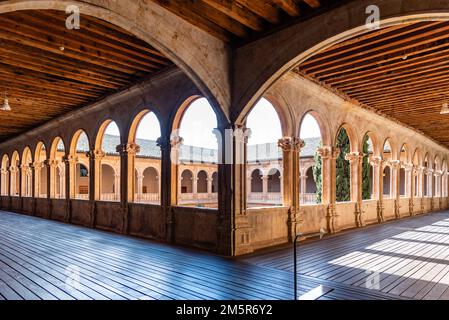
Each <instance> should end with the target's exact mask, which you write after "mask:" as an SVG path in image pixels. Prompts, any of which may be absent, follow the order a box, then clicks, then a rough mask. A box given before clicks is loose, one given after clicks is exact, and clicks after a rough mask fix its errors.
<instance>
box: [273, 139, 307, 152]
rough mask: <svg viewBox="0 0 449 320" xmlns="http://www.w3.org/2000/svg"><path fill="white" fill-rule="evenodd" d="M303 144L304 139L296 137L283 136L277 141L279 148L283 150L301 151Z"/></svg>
mask: <svg viewBox="0 0 449 320" xmlns="http://www.w3.org/2000/svg"><path fill="white" fill-rule="evenodd" d="M305 145H306V144H305V142H304V140H302V139H300V138H298V137H284V138H282V139H279V141H278V146H279V148H281V149H282V151H284V152H289V151H294V152H301V150H302V148H304V147H305Z"/></svg>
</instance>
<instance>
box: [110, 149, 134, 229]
mask: <svg viewBox="0 0 449 320" xmlns="http://www.w3.org/2000/svg"><path fill="white" fill-rule="evenodd" d="M116 151H117V152H118V153H119V154H120V172H119V173H118V174H117V173H116V175H115V187H116V189H115V194H116V196H117V197H118V196H119V197H120V199H119V200H120V206H121V209H122V217H123V222H122V232H123V233H125V234H127V233H128V232H129V208H128V201H132V202H133V201H134V186H135V182H134V179H135V174H134V170H135V169H134V167H135V158H136V154H137V153H139V152H140V147H139V146H138V145H136V144H134V143H131V144H121V145H118V146H117V147H116Z"/></svg>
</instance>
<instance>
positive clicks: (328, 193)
mask: <svg viewBox="0 0 449 320" xmlns="http://www.w3.org/2000/svg"><path fill="white" fill-rule="evenodd" d="M318 154H319V155H320V157H321V159H322V171H321V176H322V188H323V195H322V203H323V204H327V205H328V209H327V216H326V220H327V230H328V232H329V233H337V232H338V231H340V226H339V221H338V217H339V216H338V212H337V210H336V208H335V202H336V193H337V189H336V188H337V186H336V179H337V177H336V171H337V169H336V166H337V165H336V161H337V158H338V156H339V155H340V149H339V148H335V147H321V148H319V149H318Z"/></svg>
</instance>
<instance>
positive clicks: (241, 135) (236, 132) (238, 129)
mask: <svg viewBox="0 0 449 320" xmlns="http://www.w3.org/2000/svg"><path fill="white" fill-rule="evenodd" d="M232 134H233V136H234V139H235V140H236V141H237V142H241V143H244V144H247V143H248V140H249V138H251V134H252V131H251V129H249V128H247V127H245V126H242V125H236V126H234V128H233V132H232Z"/></svg>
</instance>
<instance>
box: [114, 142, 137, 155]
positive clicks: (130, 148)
mask: <svg viewBox="0 0 449 320" xmlns="http://www.w3.org/2000/svg"><path fill="white" fill-rule="evenodd" d="M115 150H116V151H117V152H118V153H119V154H120V155H127V154H129V155H136V154H138V153H139V152H140V146H138V145H137V144H135V143H127V144H119V145H118V146H117V147H116V148H115Z"/></svg>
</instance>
